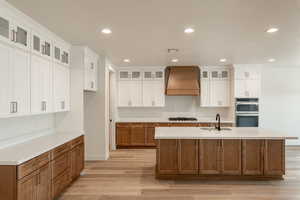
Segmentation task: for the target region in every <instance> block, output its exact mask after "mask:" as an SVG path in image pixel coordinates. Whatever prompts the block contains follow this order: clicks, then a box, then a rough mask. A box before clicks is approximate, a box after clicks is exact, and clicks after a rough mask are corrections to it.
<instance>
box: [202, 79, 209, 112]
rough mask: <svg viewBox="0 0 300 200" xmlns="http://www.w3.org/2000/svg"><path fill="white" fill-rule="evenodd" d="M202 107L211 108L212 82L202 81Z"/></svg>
mask: <svg viewBox="0 0 300 200" xmlns="http://www.w3.org/2000/svg"><path fill="white" fill-rule="evenodd" d="M201 106H203V107H205V106H210V81H209V80H208V79H206V80H202V81H201Z"/></svg>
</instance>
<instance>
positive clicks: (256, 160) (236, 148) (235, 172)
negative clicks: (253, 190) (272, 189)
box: [155, 127, 298, 180]
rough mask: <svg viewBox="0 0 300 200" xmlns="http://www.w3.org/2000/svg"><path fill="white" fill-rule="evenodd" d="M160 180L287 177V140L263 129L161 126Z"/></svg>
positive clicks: (157, 131)
mask: <svg viewBox="0 0 300 200" xmlns="http://www.w3.org/2000/svg"><path fill="white" fill-rule="evenodd" d="M155 139H156V141H157V151H156V153H157V154H156V160H157V163H156V177H157V178H159V179H219V180H227V179H231V180H234V179H235V180H240V179H251V180H272V179H283V175H284V174H285V140H287V139H298V138H297V137H290V136H287V135H285V134H282V133H279V132H275V131H270V130H265V129H260V128H223V129H222V130H221V131H217V130H215V129H214V128H201V127H159V128H155Z"/></svg>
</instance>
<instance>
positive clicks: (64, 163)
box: [52, 153, 70, 179]
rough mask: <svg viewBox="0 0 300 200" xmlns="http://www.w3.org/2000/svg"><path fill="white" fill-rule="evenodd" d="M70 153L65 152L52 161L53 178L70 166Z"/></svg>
mask: <svg viewBox="0 0 300 200" xmlns="http://www.w3.org/2000/svg"><path fill="white" fill-rule="evenodd" d="M69 158H70V157H69V153H65V154H63V155H61V156H60V157H58V158H56V159H54V160H53V161H52V179H54V178H56V177H57V176H58V175H60V174H61V173H62V172H63V171H65V170H67V169H68V168H69V167H70V162H69V161H70V159H69Z"/></svg>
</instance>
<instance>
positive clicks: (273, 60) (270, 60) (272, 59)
mask: <svg viewBox="0 0 300 200" xmlns="http://www.w3.org/2000/svg"><path fill="white" fill-rule="evenodd" d="M268 61H269V62H275V61H276V59H274V58H270V59H269V60H268Z"/></svg>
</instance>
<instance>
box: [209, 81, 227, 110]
mask: <svg viewBox="0 0 300 200" xmlns="http://www.w3.org/2000/svg"><path fill="white" fill-rule="evenodd" d="M229 93H230V90H229V81H223V80H215V81H211V106H215V107H227V106H229V98H230V94H229Z"/></svg>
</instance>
